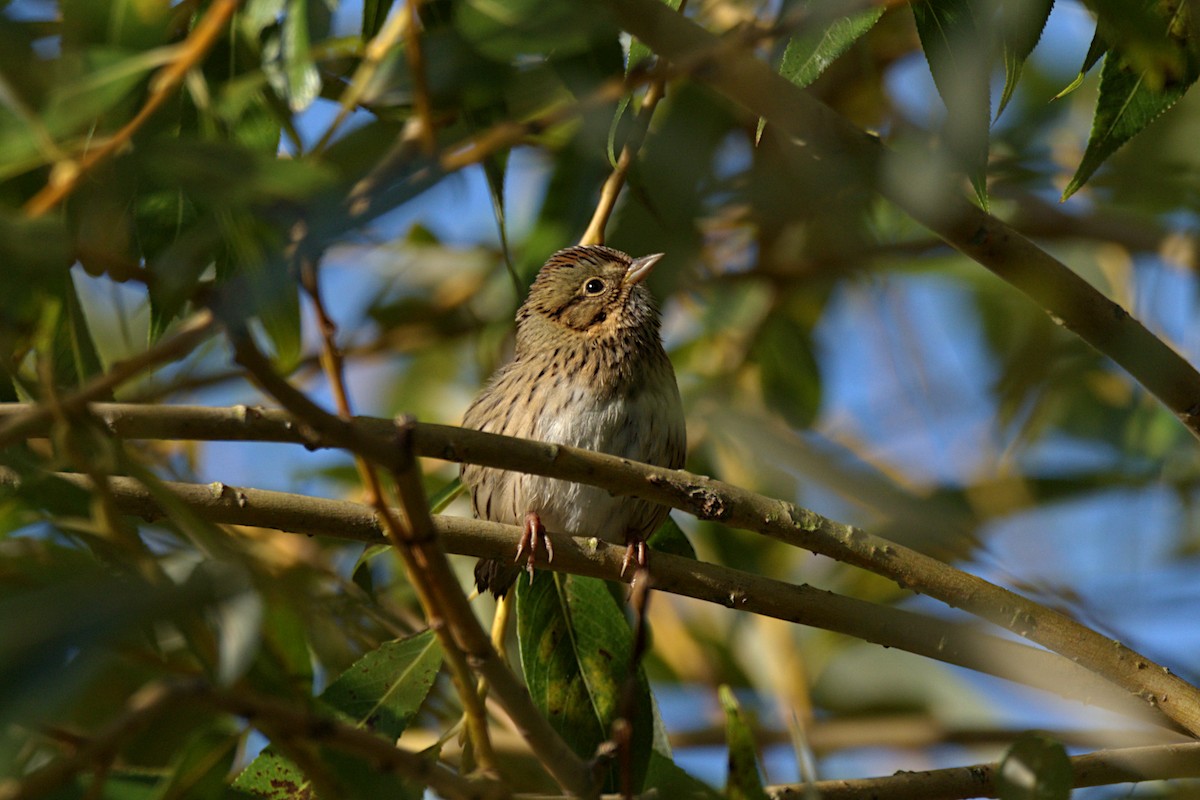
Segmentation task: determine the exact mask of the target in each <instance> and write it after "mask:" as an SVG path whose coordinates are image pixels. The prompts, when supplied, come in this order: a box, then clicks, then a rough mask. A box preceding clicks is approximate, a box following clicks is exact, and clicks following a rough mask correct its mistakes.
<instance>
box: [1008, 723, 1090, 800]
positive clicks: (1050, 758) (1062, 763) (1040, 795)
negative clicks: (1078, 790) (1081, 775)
mask: <svg viewBox="0 0 1200 800" xmlns="http://www.w3.org/2000/svg"><path fill="white" fill-rule="evenodd" d="M1073 783H1074V775H1073V773H1072V771H1071V760H1070V759H1069V758H1067V751H1066V750H1065V749H1064V748H1063V746H1062V744H1060V743H1059V742H1056V741H1054V740H1053V739H1050V738H1048V737H1045V736H1039V735H1037V734H1033V733H1027V734H1025V735H1024V736H1022V737H1021V738H1020V739H1018V740H1017V741H1016V742H1014V743H1013V746H1012V747H1010V748H1009V749H1008V752H1007V753H1005V754H1004V759H1003V760H1001V762H1000V768H999V769H997V770H996V790H997V792H998V793H999V795H1000V798H1001V800H1067V798H1069V797H1070V796H1071V786H1072V784H1073Z"/></svg>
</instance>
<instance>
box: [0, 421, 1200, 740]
mask: <svg viewBox="0 0 1200 800" xmlns="http://www.w3.org/2000/svg"><path fill="white" fill-rule="evenodd" d="M28 408H29V407H28V406H24V405H21V404H10V405H7V406H5V405H0V419H3V417H4V416H5V415H7V414H13V413H18V414H19V413H24V412H26V411H27V409H28ZM93 410H94V411H95V413H96V414H97V415H98V416H99V417H100V418H101V419H102V420H103V421H104V422H105V424H106V425H107V426H108V428H109V430H110V431H112V432H113V433H115V434H117V435H120V436H126V437H130V438H166V439H177V438H179V439H193V440H204V439H213V440H245V441H277V442H296V443H300V444H304V445H305V446H306V447H312V448H317V447H345V448H348V449H351V450H353V451H354V452H357V453H360V454H362V455H365V456H367V457H369V458H371V459H373V460H375V461H376V463H379V464H381V465H383V466H385V467H387V468H388V469H391V470H393V471H400V470H403V468H404V465H403V463H402V462H403V458H402V457H401V455H400V453H399V451H398V449H397V448H396V447H395V441H396V439H395V437H396V429H395V426H394V424H393V423H392V422H391V421H389V420H380V419H370V418H364V417H359V418H356V419H355V422H354V423H353V424H350V423H345V422H342V421H341V420H338V419H337V418H336V417H329V418H328V420H327V421H326V422H324V423H322V426H321V429H320V430H318V429H317V428H314V427H313V426H312V425H310V424H307V423H304V424H302V423H298V422H297V421H296V420H294V419H293V418H292V417H290V416H289V415H288V414H286V413H285V412H281V411H268V410H262V409H251V408H247V407H239V408H225V409H221V408H188V407H183V406H174V407H171V406H154V407H148V408H146V407H139V406H130V405H122V404H96V405H94V406H93ZM412 428H413V429H412V436H413V438H412V447H413V452H414V453H416V454H417V455H420V456H427V457H431V458H438V459H442V460H447V461H456V462H466V463H472V464H481V465H483V466H488V467H497V468H500V469H509V470H514V471H517V472H528V473H531V474H535V475H546V476H550V477H555V478H561V479H564V480H569V481H575V482H577V483H585V484H589V485H593V486H600V487H602V488H604V489H607V490H609V491H610V492H612V493H613V494H618V495H631V496H635V497H641V498H644V499H646V500H652V501H654V502H657V503H662V504H663V505H667V506H671V507H672V508H678V509H681V510H683V511H687V512H688V513H690V514H694V515H695V516H697V517H700V518H701V519H707V520H713V521H716V522H722V523H725V524H727V525H731V526H733V527H738V528H743V529H745V530H751V531H756V532H758V533H761V534H763V535H765V536H770V537H771V538H774V539H778V540H779V541H782V542H786V543H788V544H791V545H794V546H796V547H800V548H803V549H805V550H810V551H812V552H814V553H819V554H821V555H825V556H829V557H830V558H834V559H836V560H838V561H844V562H846V563H848V564H853V565H855V566H857V567H861V568H862V569H866V570H868V571H871V572H874V573H876V574H877V575H882V576H883V577H885V578H889V579H890V580H893V581H895V582H896V583H897V584H898V585H899V586H900V587H901V588H906V589H911V590H913V591H916V592H920V593H922V594H927V595H929V596H931V597H934V598H936V599H938V600H941V601H942V602H944V603H946V604H947V605H950V606H952V607H955V608H961V609H963V610H964V611H967V612H969V613H971V614H974V615H975V616H978V617H981V618H983V619H986V620H988V621H990V622H994V623H995V624H997V625H999V626H1001V627H1003V628H1006V629H1008V630H1010V631H1012V632H1013V633H1016V634H1018V635H1019V636H1022V637H1024V638H1026V639H1029V640H1030V641H1033V642H1037V643H1038V644H1040V645H1042V646H1044V647H1046V648H1048V649H1050V650H1053V651H1055V652H1056V653H1059V654H1060V655H1064V656H1067V657H1068V658H1070V659H1072V660H1073V661H1076V662H1077V663H1078V664H1080V665H1081V666H1083V667H1086V668H1087V669H1088V670H1090V671H1092V672H1094V673H1096V674H1097V675H1100V676H1101V677H1103V678H1105V679H1106V680H1108V681H1110V682H1112V683H1114V684H1116V685H1117V686H1120V687H1122V688H1123V689H1125V690H1126V691H1128V692H1130V693H1131V694H1133V695H1134V696H1135V697H1138V698H1140V699H1141V700H1142V701H1143V702H1144V703H1145V704H1146V705H1147V706H1149V707H1153V708H1158V709H1159V710H1161V711H1162V713H1163V714H1165V715H1166V716H1167V717H1169V718H1170V719H1172V720H1174V721H1175V722H1176V723H1177V724H1179V725H1180V726H1181V727H1183V728H1184V729H1186V730H1187V731H1189V732H1191V733H1193V734H1197V733H1200V690H1197V688H1196V687H1195V686H1192V685H1191V684H1190V683H1188V682H1187V681H1185V680H1183V679H1181V678H1179V677H1178V676H1176V675H1174V674H1172V673H1171V671H1170V670H1169V669H1168V668H1167V667H1165V666H1163V665H1161V664H1157V663H1155V662H1154V661H1152V660H1151V659H1149V658H1147V657H1145V656H1143V655H1141V654H1140V653H1138V652H1136V651H1134V650H1132V649H1131V648H1129V647H1126V646H1125V645H1123V644H1121V643H1120V642H1118V641H1116V640H1115V639H1110V638H1108V637H1106V636H1103V635H1101V634H1099V633H1097V632H1096V631H1094V630H1092V629H1090V628H1088V627H1087V626H1085V625H1082V624H1080V623H1079V622H1076V621H1075V620H1073V619H1071V618H1070V617H1067V616H1066V615H1065V614H1062V613H1060V612H1057V611H1054V610H1051V609H1048V608H1046V607H1045V606H1043V605H1041V604H1039V603H1036V602H1033V601H1032V600H1029V599H1027V598H1025V597H1022V596H1021V595H1019V594H1017V593H1016V592H1012V591H1009V590H1008V589H1004V588H1002V587H999V586H996V585H994V584H992V583H988V582H987V581H985V580H983V579H982V578H979V577H976V576H974V575H971V574H969V573H966V572H963V571H962V570H958V569H955V568H954V567H951V566H950V565H948V564H944V563H942V562H940V561H938V560H937V559H935V558H931V557H930V556H927V555H924V554H923V553H919V552H917V551H915V550H912V549H910V548H907V547H904V546H903V545H898V544H895V543H893V542H890V541H888V540H886V539H882V538H880V537H878V536H873V535H871V534H869V533H867V532H866V531H863V530H861V529H859V528H856V527H854V526H852V525H846V524H844V523H841V522H837V521H835V520H831V519H828V518H827V517H823V516H821V515H820V514H817V513H815V512H813V511H809V510H807V509H803V508H799V507H797V506H795V505H793V504H792V503H787V502H784V501H782V500H775V499H772V498H769V497H764V496H762V495H759V494H755V493H754V492H750V491H747V490H746V489H742V488H740V487H737V486H732V485H730V484H727V483H724V482H722V481H718V480H713V479H712V478H708V477H705V476H702V475H695V474H693V473H690V472H686V471H684V470H668V469H662V468H659V467H652V466H650V465H647V464H640V463H637V462H635V461H629V460H627V459H623V458H617V457H615V456H610V455H605V454H603V453H593V452H589V451H587V450H579V449H577V448H573V447H566V446H563V445H554V444H545V443H541V442H531V441H525V440H522V439H513V438H511V437H508V436H498V435H496V434H491V433H481V432H479V431H472V430H467V429H464V428H456V427H452V426H448V425H431V424H428V423H413V426H412ZM29 433H30V434H31V435H33V434H34V431H29Z"/></svg>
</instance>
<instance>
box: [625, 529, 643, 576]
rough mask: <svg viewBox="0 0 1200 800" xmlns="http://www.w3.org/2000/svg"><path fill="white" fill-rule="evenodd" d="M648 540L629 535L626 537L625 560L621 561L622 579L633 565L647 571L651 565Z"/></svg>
mask: <svg viewBox="0 0 1200 800" xmlns="http://www.w3.org/2000/svg"><path fill="white" fill-rule="evenodd" d="M648 553H649V551H648V549H647V548H646V540H645V539H643V538H642V537H640V536H634V535H633V534H628V535H626V537H625V558H623V559H621V577H622V578H624V577H625V573H626V572H627V571H628V570H629V566H630V565H631V564H637V568H638V569H646V568H647V566H648V565H649V563H650V557H649V555H648Z"/></svg>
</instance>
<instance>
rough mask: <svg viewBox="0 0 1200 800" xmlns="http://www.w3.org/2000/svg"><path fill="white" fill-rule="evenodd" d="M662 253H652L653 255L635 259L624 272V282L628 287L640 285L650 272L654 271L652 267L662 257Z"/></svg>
mask: <svg viewBox="0 0 1200 800" xmlns="http://www.w3.org/2000/svg"><path fill="white" fill-rule="evenodd" d="M663 255H664V254H663V253H654V254H653V255H648V256H642V257H641V258H635V259H634V260H633V263H632V264H630V265H629V269H627V270H626V271H625V282H626V283H628V284H629V285H631V286H632V285H634V284H638V283H641V282H642V281H644V280H645V279H646V276H647V275H649V274H650V270H652V269H654V265H655V264H657V263H658V261H659V259H661V258H662V257H663Z"/></svg>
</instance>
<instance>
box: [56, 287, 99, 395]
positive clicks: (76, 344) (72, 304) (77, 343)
mask: <svg viewBox="0 0 1200 800" xmlns="http://www.w3.org/2000/svg"><path fill="white" fill-rule="evenodd" d="M64 280H65V284H66V285H65V286H64V287H63V300H64V301H65V304H66V312H67V313H66V314H64V315H63V316H62V318H61V319H60V320H59V325H58V332H57V335H56V337H55V354H54V361H55V363H54V372H55V380H56V381H57V382H58V385H59V386H80V385H82V384H83V383H85V382H86V381H87V380H88V379H89V378H92V377H94V376H96V375H99V374H100V373H101V372H103V371H104V367H103V365H102V364H101V363H100V356H99V355H98V354H97V353H96V345H95V343H94V342H93V340H92V332H91V329H90V328H89V326H88V323H87V318H86V317H84V314H83V307H82V305H81V304H80V302H79V293H78V291H77V290H76V288H75V279H74V278H73V277H72V276H71V274H70V273H69V272H68V273H66V275H65V278H64Z"/></svg>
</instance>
